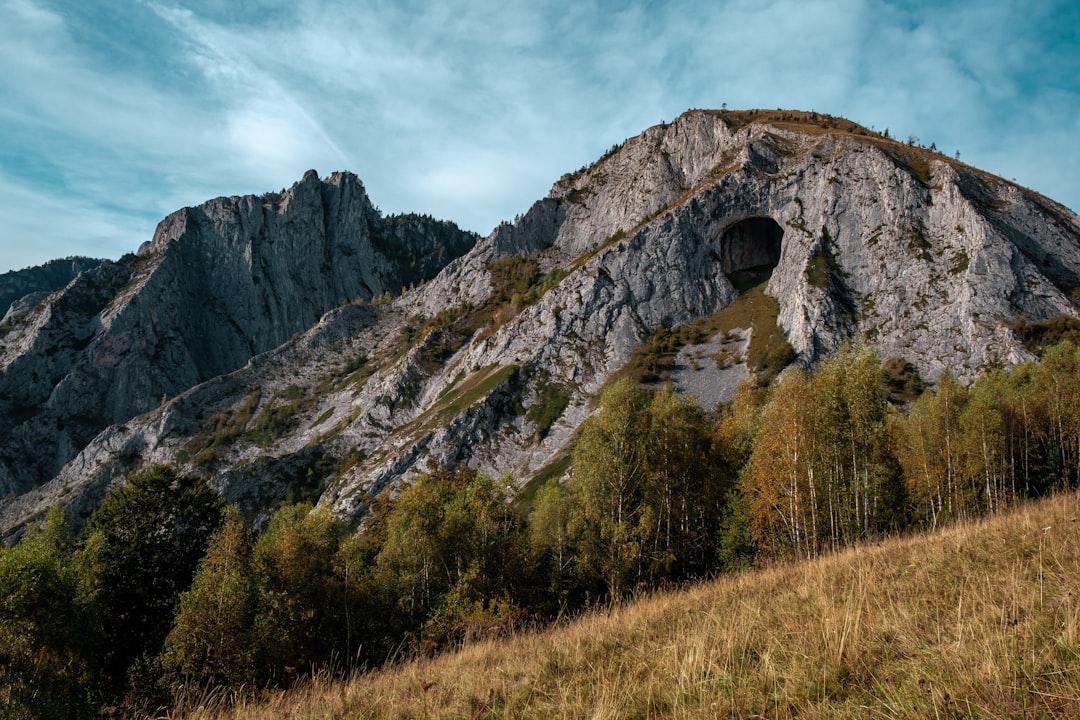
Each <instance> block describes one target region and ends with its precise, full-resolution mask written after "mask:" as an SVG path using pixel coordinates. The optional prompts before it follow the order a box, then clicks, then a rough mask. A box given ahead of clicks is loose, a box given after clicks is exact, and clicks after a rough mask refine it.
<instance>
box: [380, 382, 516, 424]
mask: <svg viewBox="0 0 1080 720" xmlns="http://www.w3.org/2000/svg"><path fill="white" fill-rule="evenodd" d="M517 372H518V366H517V365H489V366H488V367H486V368H483V369H481V370H477V371H476V372H474V373H473V374H472V375H470V376H469V377H468V378H466V379H465V380H464V381H463V382H461V383H459V384H457V385H455V386H453V388H452V389H451V391H450V392H447V393H445V394H444V395H443V396H442V397H441V399H440V400H439V401H438V402H436V403H435V405H433V406H432V407H430V408H428V409H427V410H425V411H424V412H423V413H421V414H420V416H419V417H417V418H416V419H415V420H413V421H412V422H410V423H408V424H406V425H404V426H402V427H401V428H400V429H399V430H396V431H395V434H398V433H401V434H404V435H413V434H416V435H419V434H422V433H423V432H425V431H427V430H429V429H432V428H435V427H439V426H442V425H446V424H447V423H449V422H450V421H451V420H453V419H454V418H456V417H458V416H459V415H461V414H462V413H463V412H465V411H466V410H468V409H469V408H470V407H472V406H473V405H474V404H476V403H477V402H478V401H480V400H481V399H483V398H485V397H487V396H488V394H490V393H491V391H492V390H494V389H495V388H497V387H499V386H500V385H502V384H503V383H504V382H506V381H507V380H509V379H510V378H512V377H513V376H514V375H515V374H516V373H517Z"/></svg>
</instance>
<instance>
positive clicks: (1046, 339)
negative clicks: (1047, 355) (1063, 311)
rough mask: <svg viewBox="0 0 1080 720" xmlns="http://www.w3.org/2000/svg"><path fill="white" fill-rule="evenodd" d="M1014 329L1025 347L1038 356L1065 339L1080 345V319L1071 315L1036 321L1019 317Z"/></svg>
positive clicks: (1013, 326)
mask: <svg viewBox="0 0 1080 720" xmlns="http://www.w3.org/2000/svg"><path fill="white" fill-rule="evenodd" d="M1012 329H1013V332H1015V333H1016V334H1017V335H1018V336H1019V337H1020V342H1022V343H1024V347H1025V348H1027V350H1028V351H1029V352H1031V353H1033V354H1035V355H1036V356H1042V354H1043V353H1044V352H1045V351H1046V349H1047V348H1048V347H1050V346H1052V345H1056V344H1059V343H1061V342H1063V341H1065V340H1068V341H1069V342H1071V343H1073V344H1074V345H1080V320H1077V319H1076V318H1074V317H1072V316H1071V315H1057V316H1055V317H1052V318H1048V319H1046V320H1034V321H1028V320H1025V319H1024V318H1019V319H1017V320H1016V321H1015V322H1014V323H1013V325H1012Z"/></svg>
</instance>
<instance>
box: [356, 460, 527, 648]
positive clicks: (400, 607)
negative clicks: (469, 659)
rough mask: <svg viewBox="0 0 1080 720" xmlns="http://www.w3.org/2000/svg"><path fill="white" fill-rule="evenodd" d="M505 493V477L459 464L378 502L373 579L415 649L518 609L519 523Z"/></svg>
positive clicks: (455, 639) (459, 637)
mask: <svg viewBox="0 0 1080 720" xmlns="http://www.w3.org/2000/svg"><path fill="white" fill-rule="evenodd" d="M509 498H510V485H509V483H508V481H507V480H505V479H504V480H499V481H496V480H492V479H491V478H488V477H485V476H484V475H481V474H479V473H478V472H477V471H475V470H473V469H472V468H469V467H468V466H460V467H459V468H457V469H456V470H453V471H451V470H446V469H437V470H434V471H432V472H431V473H430V474H428V475H422V476H420V477H419V478H417V479H416V480H415V481H414V482H412V483H411V484H409V485H408V486H407V487H405V488H403V489H401V491H400V493H399V494H398V495H397V497H395V498H393V499H392V500H390V501H388V502H386V503H385V504H384V505H383V506H382V507H381V508H380V509H379V510H378V512H379V514H380V516H381V517H380V520H379V521H378V523H377V525H376V526H375V527H374V528H373V531H372V535H373V537H372V541H373V542H374V543H375V544H376V545H377V547H378V548H379V549H378V553H377V554H376V556H375V569H374V573H375V578H376V582H377V583H378V585H379V587H380V589H381V590H382V591H383V592H386V593H388V596H389V598H390V599H391V600H392V602H393V607H394V609H395V613H396V617H397V620H396V622H397V623H398V624H399V625H400V626H401V627H403V628H406V629H409V630H411V631H412V632H414V633H416V634H417V636H418V638H419V647H418V649H426V650H430V649H434V648H436V647H441V646H444V645H446V644H451V643H455V642H459V641H461V640H463V639H465V637H466V636H467V635H469V634H470V632H471V630H470V628H472V626H473V624H474V623H475V622H477V621H478V620H479V619H483V618H485V617H486V618H487V619H489V620H490V619H493V618H498V619H499V620H500V621H507V622H510V621H512V620H513V618H514V617H516V616H517V614H518V612H517V611H516V610H514V609H513V607H514V603H513V598H514V597H515V595H517V594H518V591H519V590H520V586H521V582H522V576H521V569H522V567H523V562H524V560H523V555H524V553H523V547H524V542H523V524H522V520H521V518H520V517H519V516H518V515H517V514H516V512H515V510H514V508H513V505H512V504H511V503H510V502H509ZM489 615H490V617H489Z"/></svg>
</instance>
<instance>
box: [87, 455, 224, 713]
mask: <svg viewBox="0 0 1080 720" xmlns="http://www.w3.org/2000/svg"><path fill="white" fill-rule="evenodd" d="M221 512H222V504H221V500H220V498H219V497H218V496H217V494H216V493H214V491H213V490H211V489H210V488H209V487H207V485H206V482H205V481H204V480H202V479H201V478H197V477H193V476H188V475H180V474H177V473H176V472H175V471H174V470H173V469H172V468H170V467H168V466H164V465H155V466H152V467H149V468H147V469H145V470H141V471H138V472H135V473H133V474H131V475H130V476H128V478H127V482H126V483H124V484H123V485H119V486H117V487H116V488H114V489H113V490H112V491H111V492H110V493H109V494H108V495H107V496H106V497H105V500H104V501H103V502H102V504H101V506H100V507H99V508H98V509H97V511H96V512H95V513H94V515H93V516H92V517H91V518H90V523H89V525H88V528H87V532H88V538H87V540H86V545H85V547H84V549H83V550H82V553H81V558H80V560H81V562H82V563H83V565H84V571H85V572H87V573H88V575H89V582H90V587H91V591H92V593H93V598H94V601H95V602H96V603H97V605H98V606H99V608H100V610H101V612H102V616H103V623H102V630H103V631H104V633H105V635H106V641H107V643H108V647H109V652H108V653H106V655H105V657H104V660H105V667H106V670H107V671H108V672H109V674H110V675H111V678H112V680H113V682H114V683H117V684H123V682H124V680H123V678H124V674H125V672H129V673H130V669H131V668H132V667H133V666H134V664H135V661H136V660H137V659H139V658H143V659H144V660H148V659H150V658H153V657H154V656H155V655H156V654H157V653H158V651H159V650H160V649H161V644H162V642H163V641H164V639H165V636H166V635H167V634H168V632H169V628H170V627H171V625H172V620H173V613H174V611H175V609H176V604H177V601H178V599H179V596H180V593H181V592H183V591H184V590H186V589H187V588H188V586H189V585H191V581H192V578H193V577H194V575H195V570H196V568H197V566H198V564H199V561H200V560H201V559H202V556H203V553H204V552H205V550H206V546H207V543H208V542H209V540H210V537H211V536H212V535H213V533H214V532H215V531H216V530H217V527H218V525H219V523H220V522H221ZM134 690H135V691H136V692H138V691H140V690H142V688H134Z"/></svg>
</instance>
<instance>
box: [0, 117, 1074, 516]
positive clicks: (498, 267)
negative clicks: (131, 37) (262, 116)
mask: <svg viewBox="0 0 1080 720" xmlns="http://www.w3.org/2000/svg"><path fill="white" fill-rule="evenodd" d="M473 243H474V238H473V237H472V236H471V235H469V234H468V233H464V232H462V231H460V230H458V229H457V228H456V227H455V226H453V225H452V224H450V223H440V222H436V221H433V220H431V219H429V218H421V217H418V216H405V217H396V218H383V217H382V216H381V215H380V214H379V213H378V212H377V211H375V210H374V208H373V207H372V206H371V204H370V201H369V200H368V198H367V195H366V194H365V192H364V189H363V186H362V185H361V184H360V182H359V180H357V179H356V178H355V177H354V176H352V175H348V174H335V175H332V176H331V177H330V178H328V179H327V180H320V179H319V178H318V177H317V176H316V175H315V174H314V173H308V174H307V175H305V177H304V179H303V180H302V181H301V182H300V183H297V184H296V185H294V186H293V187H292V188H291V189H290V190H288V191H287V192H285V193H283V194H280V195H278V194H272V195H267V196H263V197H262V198H257V197H246V198H219V199H217V200H212V201H210V202H208V203H206V204H204V205H203V206H201V207H199V208H188V209H184V210H181V211H179V212H177V213H174V214H173V215H171V216H169V217H168V218H166V219H165V220H164V221H162V223H161V225H160V226H159V228H158V231H157V232H156V233H155V236H154V239H153V240H152V241H151V242H150V243H149V244H148V245H147V246H145V247H144V249H143V250H142V251H141V252H140V254H139V255H138V256H129V257H127V258H123V259H121V260H120V261H119V262H116V263H108V262H106V263H103V264H102V265H100V266H98V267H96V268H94V269H92V270H88V271H86V272H83V273H82V274H80V275H79V276H78V277H76V278H75V279H74V280H73V281H72V282H71V283H70V284H68V285H67V286H66V287H65V288H63V289H62V290H59V291H57V292H53V293H52V294H50V295H48V296H47V297H46V298H45V299H44V300H42V301H40V302H38V303H37V304H35V305H33V307H31V308H29V309H25V308H24V310H23V311H21V314H18V315H17V317H15V318H14V319H13V320H10V321H9V322H7V323H5V326H4V329H3V332H4V335H3V336H2V337H0V345H2V349H0V371H2V375H0V410H2V412H0V438H2V441H0V447H2V448H3V450H2V452H0V463H2V464H0V488H2V489H3V490H4V491H5V492H7V493H8V495H9V499H8V500H7V501H5V504H4V505H3V506H2V508H0V525H2V526H3V528H4V529H5V530H7V531H11V530H13V529H16V528H18V527H19V526H21V525H22V524H23V523H25V522H26V520H27V519H29V518H30V517H32V516H33V515H34V514H35V513H37V512H39V511H40V510H41V509H42V508H44V507H46V506H48V505H50V504H52V503H54V502H56V501H58V500H61V499H62V500H63V501H64V502H67V503H68V504H69V506H70V507H71V509H72V514H73V516H75V517H77V516H79V515H85V514H86V513H87V512H89V511H90V510H91V509H92V508H93V507H94V505H95V504H96V503H97V502H98V501H99V499H100V497H101V496H102V494H103V493H104V492H105V490H106V489H107V488H108V487H109V486H110V485H111V484H112V483H115V482H117V481H118V480H119V479H120V478H122V477H123V475H124V474H125V473H126V472H127V471H129V470H130V469H131V468H133V467H135V466H137V465H138V464H140V463H145V462H158V461H164V462H172V463H176V464H178V465H181V466H185V467H188V468H190V469H192V470H195V471H198V472H203V473H205V474H207V475H208V476H209V477H210V478H211V484H212V485H213V486H214V487H215V488H216V489H218V490H219V491H220V492H221V493H222V495H223V496H224V497H225V498H226V499H227V500H229V501H232V502H237V503H239V504H240V505H241V507H242V508H243V509H244V510H245V512H246V513H247V514H248V515H249V516H250V517H252V518H254V519H256V520H257V519H260V518H264V517H266V515H267V513H268V512H269V511H270V510H271V509H272V508H273V507H274V505H275V504H276V503H277V502H278V501H279V500H280V499H282V498H286V497H293V498H295V497H309V498H311V499H313V500H317V501H318V502H319V503H320V504H323V505H327V506H330V507H332V508H333V510H334V511H335V512H336V513H338V514H339V515H342V516H345V517H350V518H359V517H360V516H361V515H362V513H363V511H364V508H365V507H366V505H365V496H366V495H367V494H368V493H372V492H375V491H378V490H379V489H381V488H383V487H385V486H387V485H388V484H392V483H395V482H397V481H399V480H401V479H403V478H408V477H410V476H412V475H413V474H415V473H418V472H422V471H424V470H425V469H426V468H427V467H429V465H432V464H442V465H447V466H453V465H456V464H459V463H469V464H471V465H473V466H476V467H478V468H479V469H481V470H482V471H483V472H485V473H488V474H492V475H501V474H503V473H506V472H509V473H511V475H512V476H513V477H514V478H515V479H516V480H517V481H518V482H519V483H526V482H528V481H530V480H531V479H533V478H538V477H549V476H552V475H557V474H559V473H561V472H563V471H564V470H565V467H566V459H565V458H566V454H567V449H568V447H569V443H570V442H571V439H572V437H573V435H574V433H575V431H576V429H577V428H578V427H579V425H580V424H581V422H582V421H583V420H584V419H585V418H586V417H587V416H588V415H589V414H590V412H591V411H592V406H591V404H590V400H591V398H592V397H593V396H594V395H595V393H596V392H597V391H598V390H599V389H600V388H601V387H602V386H603V385H604V384H605V383H606V382H607V381H608V380H609V379H611V378H612V377H613V376H615V375H617V374H626V373H636V376H637V377H638V378H639V379H641V380H642V381H645V382H656V381H661V380H669V381H671V382H673V383H674V384H675V385H676V387H677V388H678V389H679V390H680V391H682V392H687V393H692V394H694V395H696V396H697V397H698V398H699V399H700V400H701V401H702V402H703V404H705V405H708V406H715V405H716V404H717V403H719V402H723V401H725V400H727V399H729V398H730V397H731V395H732V393H733V392H734V388H735V387H736V385H737V384H738V383H739V382H740V381H742V380H743V379H745V378H747V377H750V376H751V375H754V376H757V377H759V378H762V379H763V380H764V379H765V378H766V377H767V376H768V375H770V374H772V373H775V372H777V371H779V370H780V369H782V367H783V366H784V365H785V364H787V363H789V362H798V363H800V364H803V365H806V366H809V365H813V364H814V363H815V362H817V361H818V360H819V359H821V358H823V357H826V356H828V355H830V354H831V353H833V352H835V351H836V350H837V349H838V348H839V347H841V345H842V344H844V343H848V342H864V343H867V344H869V345H870V346H871V347H874V348H875V349H876V350H877V351H878V353H879V355H880V356H881V357H883V358H899V359H902V360H903V361H906V362H908V363H910V364H911V365H912V366H913V367H914V368H917V370H918V372H919V373H920V374H921V376H922V377H923V378H924V379H927V380H930V381H933V380H935V379H936V378H938V377H939V376H940V375H941V374H942V373H943V372H946V371H948V372H950V373H951V374H952V375H953V376H955V377H958V378H960V379H969V378H971V377H973V376H974V375H975V373H977V372H978V371H979V370H981V369H983V368H986V367H990V366H998V365H1004V366H1009V365H1013V364H1015V363H1017V362H1020V361H1022V360H1025V359H1028V358H1030V354H1029V353H1028V352H1027V351H1026V350H1025V348H1024V346H1023V344H1022V342H1021V338H1020V337H1019V336H1018V334H1017V331H1016V329H1015V327H1016V325H1017V323H1018V321H1020V320H1024V321H1030V320H1039V319H1046V318H1052V317H1056V316H1059V315H1070V316H1074V317H1075V316H1076V315H1077V304H1076V303H1077V302H1078V300H1080V295H1078V293H1077V287H1078V286H1080V219H1078V218H1077V216H1076V214H1075V213H1073V212H1071V211H1069V210H1067V209H1066V208H1064V207H1062V206H1060V205H1058V204H1057V203H1054V202H1053V201H1051V200H1048V199H1047V198H1044V197H1042V196H1040V195H1038V194H1036V193H1033V192H1031V191H1029V190H1026V189H1024V188H1021V187H1018V186H1016V185H1015V184H1013V183H1010V182H1007V181H1005V180H1002V179H1001V178H998V177H995V176H992V175H990V174H987V173H985V172H982V171H979V170H977V169H975V168H972V167H970V166H967V165H965V164H963V163H961V162H959V161H958V160H955V159H952V158H948V157H945V156H943V155H940V154H938V153H936V152H934V151H932V150H930V149H926V148H922V147H919V146H917V145H913V144H902V143H898V142H896V141H894V140H892V139H890V138H888V137H886V136H883V135H880V134H878V133H875V132H872V131H870V130H867V129H866V128H863V127H861V126H859V125H856V124H854V123H851V122H849V121H846V120H842V119H838V118H834V117H830V116H826V115H819V114H817V113H805V112H796V111H779V110H778V111H741V112H728V111H702V110H693V111H689V112H687V113H685V114H683V115H682V116H680V117H679V118H678V119H677V120H675V121H674V122H672V123H670V124H661V125H658V126H655V127H652V128H649V129H648V130H646V131H645V132H643V133H642V134H640V135H638V136H636V137H633V138H630V139H628V140H626V141H625V142H624V143H622V144H620V145H617V146H615V147H613V148H612V149H611V150H610V151H608V152H607V153H605V154H604V156H603V157H601V158H600V159H599V160H597V161H596V162H595V163H593V164H592V165H590V166H589V167H587V168H582V169H581V170H578V171H576V172H574V173H570V174H568V175H565V176H563V177H562V178H560V179H559V180H558V181H557V182H556V183H555V184H554V186H553V187H552V189H551V191H550V193H549V194H548V196H547V197H545V198H543V199H541V200H539V201H537V202H536V203H535V204H534V205H533V206H532V207H531V208H530V209H529V211H528V212H526V213H525V215H524V216H522V217H520V218H519V219H518V220H516V221H515V222H514V223H513V224H509V223H504V224H502V225H500V226H499V227H497V228H495V230H494V231H493V232H492V233H491V234H490V235H489V236H488V237H486V238H483V239H481V240H479V241H476V242H475V245H474V244H473Z"/></svg>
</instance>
